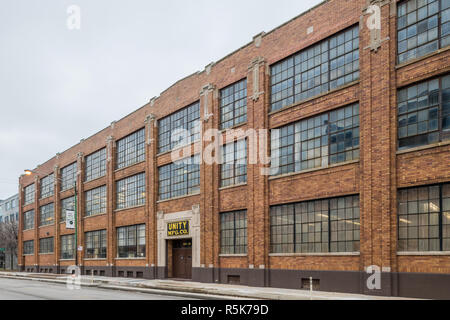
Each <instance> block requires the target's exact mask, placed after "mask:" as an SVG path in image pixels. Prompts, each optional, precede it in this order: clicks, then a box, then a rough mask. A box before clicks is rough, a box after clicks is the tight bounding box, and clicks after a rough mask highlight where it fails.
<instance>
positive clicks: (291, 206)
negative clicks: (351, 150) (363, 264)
mask: <svg viewBox="0 0 450 320" xmlns="http://www.w3.org/2000/svg"><path fill="white" fill-rule="evenodd" d="M347 199H348V200H350V199H351V200H352V206H351V207H346V203H345V206H344V208H340V209H336V212H335V214H336V216H337V217H338V216H339V213H338V212H339V211H338V210H345V211H346V210H347V209H349V208H351V209H352V217H351V218H347V217H346V218H344V219H334V220H333V219H332V214H333V212H332V206H331V203H332V201H337V202H338V201H339V200H342V201H344V202H346V201H347ZM355 201H357V202H358V206H355ZM324 202H326V203H327V210H325V211H324V210H323V209H321V210H317V208H316V206H317V204H320V205H321V208H323V203H324ZM311 205H312V206H314V208H313V209H312V211H310V210H309V208H308V207H309V206H311ZM302 206H303V207H306V212H302V211H301V207H302ZM278 208H279V209H281V210H282V209H283V208H286V210H288V211H292V212H291V213H290V214H289V215H286V219H285V221H284V223H283V224H273V223H272V221H273V219H276V218H278V220H280V221H283V218H282V217H280V216H272V210H276V209H278ZM299 208H300V209H299ZM360 208H361V202H360V195H347V196H342V197H335V198H328V199H317V200H310V201H302V202H295V203H288V204H281V205H275V206H271V207H270V208H269V219H270V220H269V226H270V254H273V255H278V254H291V255H296V254H318V255H320V254H322V255H326V254H342V253H344V254H347V253H350V254H352V253H359V252H360V250H361V212H360V210H361V209H360ZM297 210H300V212H297ZM355 210H356V211H355ZM317 211H320V212H322V211H324V212H326V211H327V217H324V216H322V215H323V214H322V213H321V214H320V215H321V216H322V218H323V219H322V220H319V221H318V220H314V222H311V221H309V220H310V219H311V218H312V217H311V216H312V215H314V218H317V217H316V216H317ZM341 214H343V213H342V212H341ZM344 214H345V215H346V214H347V212H344ZM355 217H356V218H355ZM325 218H326V219H325ZM297 219H300V220H299V221H297ZM303 219H307V220H308V222H306V221H303ZM350 220H352V221H354V220H358V223H357V225H358V228H354V229H352V230H339V228H337V230H334V231H333V230H332V223H334V222H336V226H337V225H338V222H339V221H350ZM311 223H313V224H314V231H310V230H309V229H308V231H303V225H307V226H308V225H309V224H311ZM318 223H320V226H321V227H320V228H318V227H317V226H316V224H318ZM341 224H342V223H341ZM324 225H325V226H327V229H326V230H324V228H325V227H324ZM299 226H301V230H300V233H299V232H298V230H297V228H299ZM354 226H355V224H353V227H354ZM283 227H284V229H283ZM275 228H278V229H279V230H280V232H278V233H275V232H274V231H273V229H275ZM318 229H320V241H317V235H316V233H318V231H317V230H318ZM283 230H285V231H283ZM287 230H290V231H291V232H290V233H286V231H287ZM344 231H345V232H346V233H347V232H352V239H351V240H339V232H344ZM334 233H335V234H336V238H337V240H333V238H334ZM285 234H288V235H289V234H290V235H291V238H292V241H290V240H289V239H290V238H289V237H288V238H287V239H288V240H289V241H283V240H281V241H274V240H275V238H274V237H281V239H282V236H283V235H285ZM311 234H312V235H313V237H314V240H313V241H310V235H311ZM324 234H327V241H326V242H325V241H324ZM357 234H358V236H357V237H356V235H357ZM299 235H300V241H298V236H299ZM346 235H347V234H346ZM304 236H308V241H304ZM339 242H341V243H344V244H345V247H346V249H345V250H341V248H340V247H339ZM334 243H336V249H334V246H333V244H334ZM317 244H320V251H319V250H317V249H316V245H317ZM348 244H351V245H352V247H353V248H355V246H356V247H357V248H358V251H355V249H352V250H351V251H349V250H347V245H348ZM310 245H312V246H313V247H314V250H310V249H309V246H310ZM324 245H326V247H324ZM275 246H279V247H280V248H281V250H275ZM303 247H307V249H306V251H304V249H303ZM299 248H300V249H299ZM324 248H326V250H324ZM290 249H292V250H290Z"/></svg>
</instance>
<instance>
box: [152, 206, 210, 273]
mask: <svg viewBox="0 0 450 320" xmlns="http://www.w3.org/2000/svg"><path fill="white" fill-rule="evenodd" d="M182 220H188V221H189V235H188V236H180V237H168V236H167V224H168V223H170V222H176V221H182ZM157 234H158V264H157V265H158V267H166V266H167V241H166V240H180V239H191V238H192V267H193V268H199V267H200V243H201V242H200V241H201V239H200V206H199V205H195V206H193V207H192V210H189V211H182V212H174V213H167V214H165V213H164V212H162V211H160V212H158V213H157Z"/></svg>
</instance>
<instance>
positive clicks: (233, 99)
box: [219, 78, 248, 130]
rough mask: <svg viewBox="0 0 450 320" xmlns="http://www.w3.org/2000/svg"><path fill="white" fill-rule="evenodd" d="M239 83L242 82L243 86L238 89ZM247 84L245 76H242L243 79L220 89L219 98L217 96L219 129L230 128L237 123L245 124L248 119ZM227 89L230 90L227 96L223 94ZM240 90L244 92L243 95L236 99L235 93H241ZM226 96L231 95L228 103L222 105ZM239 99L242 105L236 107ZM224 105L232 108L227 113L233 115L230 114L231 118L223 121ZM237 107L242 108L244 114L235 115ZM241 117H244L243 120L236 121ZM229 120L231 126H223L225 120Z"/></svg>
mask: <svg viewBox="0 0 450 320" xmlns="http://www.w3.org/2000/svg"><path fill="white" fill-rule="evenodd" d="M241 84H243V86H244V88H243V89H238V88H239V86H240V85H241ZM247 85H248V82H247V78H244V79H241V80H239V81H236V82H235V83H233V84H231V85H229V86H227V87H225V88H222V89H221V90H220V98H219V110H220V119H219V121H220V123H219V126H220V129H221V130H225V129H230V128H233V127H236V126H238V125H242V124H245V123H246V122H247V121H248V118H247V117H248V114H247V99H248V88H247ZM227 90H230V91H232V92H231V93H230V94H228V95H227V96H224V93H225V92H226V91H227ZM241 92H244V96H243V97H241V98H239V99H236V94H237V93H241ZM228 97H231V98H230V102H229V103H228V104H225V105H224V99H226V98H228ZM241 101H244V105H243V106H241V107H237V106H236V105H237V104H239V103H240V102H241ZM226 107H231V108H232V111H231V112H227V114H229V113H232V114H233V116H232V118H231V119H229V120H226V121H224V120H223V116H224V109H225V108H226ZM238 109H244V114H242V115H239V116H236V111H237V110H238ZM241 117H243V118H245V120H241V121H239V122H237V121H238V119H239V118H241ZM230 121H231V122H232V125H231V126H224V123H227V122H230Z"/></svg>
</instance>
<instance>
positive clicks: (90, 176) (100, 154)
mask: <svg viewBox="0 0 450 320" xmlns="http://www.w3.org/2000/svg"><path fill="white" fill-rule="evenodd" d="M105 175H106V148H103V149H101V150H99V151H97V152H95V153H93V154H91V155H89V156H87V157H86V170H85V180H86V181H91V180H95V179H98V178H100V177H103V176H105Z"/></svg>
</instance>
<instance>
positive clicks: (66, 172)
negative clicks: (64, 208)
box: [60, 162, 78, 192]
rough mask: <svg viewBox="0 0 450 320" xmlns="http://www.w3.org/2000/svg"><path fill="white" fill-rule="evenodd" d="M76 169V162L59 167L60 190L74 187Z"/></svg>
mask: <svg viewBox="0 0 450 320" xmlns="http://www.w3.org/2000/svg"><path fill="white" fill-rule="evenodd" d="M77 170H78V164H77V162H73V163H71V164H69V165H67V166H65V167H64V168H62V169H61V180H60V181H61V192H63V191H67V190H71V189H73V188H75V186H76V183H77ZM70 183H72V185H71V184H70Z"/></svg>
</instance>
